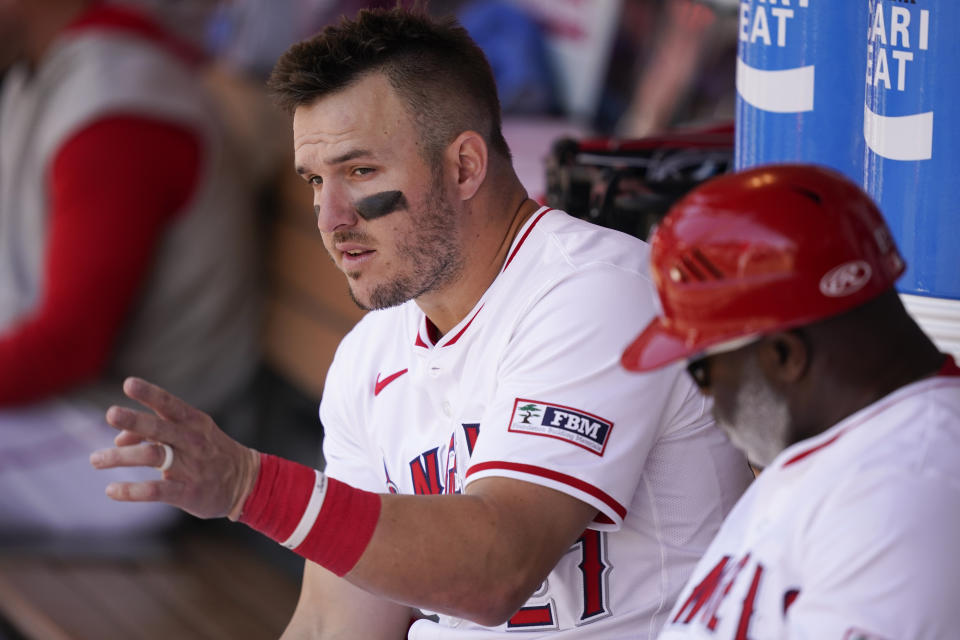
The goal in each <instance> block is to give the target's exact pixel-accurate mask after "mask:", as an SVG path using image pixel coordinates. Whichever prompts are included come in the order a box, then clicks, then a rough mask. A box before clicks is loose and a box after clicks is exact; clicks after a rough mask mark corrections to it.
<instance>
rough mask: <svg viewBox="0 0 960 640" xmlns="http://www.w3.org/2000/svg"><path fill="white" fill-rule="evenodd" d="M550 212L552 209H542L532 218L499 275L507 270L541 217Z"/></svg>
mask: <svg viewBox="0 0 960 640" xmlns="http://www.w3.org/2000/svg"><path fill="white" fill-rule="evenodd" d="M551 211H553V209H550V208H547V209H544V210H543V211H541V212H540V215H538V216H537V217H536V218H534V220H533V222H531V223H530V226H529V227H527V230H526V231H524V232H523V235H522V236H520V240H519V241H518V242H517V246H515V247H514V248H513V251H512V252H510V257H509V258H507V261H506V263H504V265H503V269H501V270H500V273H503V272H504V271H506V270H507V267H509V266H510V263H511V262H512V261H513V259H514V258H515V257H516V256H517V252H518V251H520V247H522V246H523V243H524V242H525V241H526V239H527V236H529V235H530V232H531V231H533V228H534V227H535V226H537V223H538V222H540V219H541V218H543V216H545V215H547V214H548V213H550V212H551Z"/></svg>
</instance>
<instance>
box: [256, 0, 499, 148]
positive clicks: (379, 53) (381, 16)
mask: <svg viewBox="0 0 960 640" xmlns="http://www.w3.org/2000/svg"><path fill="white" fill-rule="evenodd" d="M377 72H378V73H383V74H384V76H385V77H386V78H387V81H388V82H389V83H390V85H391V86H392V87H393V89H394V90H395V91H396V92H397V94H398V95H399V96H400V98H401V100H403V101H404V102H405V103H406V105H407V108H408V110H409V112H410V115H411V116H412V117H413V119H414V122H415V123H416V126H417V129H418V131H419V133H420V135H421V137H422V138H423V140H424V143H425V152H426V154H432V157H436V155H438V154H439V153H440V152H441V151H442V150H443V149H444V148H446V146H447V145H448V144H450V143H451V142H452V141H453V140H454V139H455V138H456V137H457V136H458V135H460V134H461V133H462V132H464V131H467V130H473V131H477V132H478V133H479V134H480V135H482V136H483V137H484V140H485V141H486V143H487V146H488V147H490V148H491V149H492V150H493V151H496V152H498V153H499V154H500V155H502V156H504V157H505V158H507V159H509V158H510V149H509V147H508V146H507V142H506V140H504V138H503V132H502V131H501V121H500V101H499V99H498V98H497V86H496V83H495V81H494V79H493V71H492V70H491V69H490V63H489V62H487V58H486V56H484V54H483V51H482V50H481V49H480V47H478V46H477V44H476V43H475V42H474V41H473V39H471V38H470V35H469V34H468V33H467V31H466V29H464V28H463V27H462V26H460V24H459V23H457V21H456V20H455V19H454V18H452V17H447V18H442V19H438V20H434V19H432V18H430V17H429V16H428V15H427V14H426V12H424V11H413V10H409V9H402V8H395V9H370V10H363V11H360V12H359V13H358V14H357V17H356V18H355V19H353V20H351V19H348V18H346V17H344V18H342V19H341V21H340V23H339V24H332V25H330V26H328V27H326V28H325V29H324V30H323V31H321V32H320V33H319V34H317V35H316V36H313V37H312V38H309V39H307V40H304V41H303V42H299V43H297V44H295V45H293V46H292V47H290V49H288V50H287V52H286V53H284V54H283V56H281V57H280V59H279V61H277V64H276V66H275V67H274V69H273V73H271V75H270V79H269V81H268V87H269V89H270V91H271V93H272V94H273V96H274V98H275V100H276V101H277V103H278V104H279V105H280V106H281V107H282V108H283V109H284V110H286V111H287V112H288V113H292V112H293V111H294V110H295V109H296V108H297V107H300V106H305V105H309V104H311V103H313V102H314V101H316V100H318V99H319V98H321V97H323V96H325V95H329V94H332V93H335V92H337V91H340V90H342V89H345V88H346V87H347V86H348V85H350V84H351V83H353V82H355V81H357V80H359V79H360V78H361V77H363V76H365V75H367V74H369V73H377Z"/></svg>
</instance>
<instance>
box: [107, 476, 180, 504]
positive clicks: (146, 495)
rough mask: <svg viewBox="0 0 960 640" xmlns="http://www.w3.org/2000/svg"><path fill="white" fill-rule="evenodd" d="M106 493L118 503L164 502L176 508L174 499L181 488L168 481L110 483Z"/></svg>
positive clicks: (177, 484) (175, 483)
mask: <svg viewBox="0 0 960 640" xmlns="http://www.w3.org/2000/svg"><path fill="white" fill-rule="evenodd" d="M106 493H107V497H109V498H113V499H114V500H117V501H118V502H166V503H167V504H172V505H174V506H177V504H176V502H175V499H176V497H177V496H179V495H180V493H181V486H180V484H179V483H177V482H170V481H169V480H153V481H150V482H111V483H110V484H108V485H107V491H106Z"/></svg>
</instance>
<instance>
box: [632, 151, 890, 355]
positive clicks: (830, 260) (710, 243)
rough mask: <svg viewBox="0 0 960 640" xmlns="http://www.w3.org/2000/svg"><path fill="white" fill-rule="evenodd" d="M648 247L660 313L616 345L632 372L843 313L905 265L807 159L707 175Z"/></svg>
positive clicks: (867, 208) (842, 182)
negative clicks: (623, 345)
mask: <svg viewBox="0 0 960 640" xmlns="http://www.w3.org/2000/svg"><path fill="white" fill-rule="evenodd" d="M652 244H653V247H652V252H651V263H652V271H653V279H654V282H655V283H656V285H657V292H658V293H659V295H660V302H661V305H662V307H663V315H662V316H660V317H658V318H655V319H654V320H653V321H652V322H651V323H650V324H649V325H648V326H647V328H646V329H644V331H643V332H642V333H641V334H640V336H639V337H637V339H636V340H634V342H633V343H632V344H631V345H630V346H629V347H628V348H627V350H626V351H625V352H624V354H623V358H622V362H623V366H624V367H626V368H627V369H631V370H634V371H646V370H649V369H653V368H656V367H659V366H661V365H664V364H667V363H668V362H672V361H674V360H679V359H681V358H690V357H691V356H696V355H698V354H700V353H703V352H705V351H708V350H709V349H710V348H711V347H714V348H717V347H720V346H721V345H722V344H723V343H727V342H730V341H734V340H738V339H742V338H744V337H748V336H755V335H762V334H766V333H771V332H774V331H779V330H782V329H787V328H790V327H796V326H800V325H804V324H808V323H810V322H813V321H816V320H819V319H822V318H826V317H829V316H832V315H836V314H838V313H841V312H843V311H846V310H848V309H852V308H853V307H856V306H858V305H860V304H863V303H864V302H866V301H867V300H870V299H872V298H875V297H876V296H878V295H879V294H881V293H882V292H884V291H886V290H888V289H889V288H890V287H891V286H892V285H893V283H894V281H895V280H896V279H897V278H898V277H899V276H900V274H902V273H903V270H904V268H905V264H904V262H903V258H901V257H900V254H899V253H898V252H897V248H896V245H895V244H894V242H893V238H892V237H891V235H890V230H889V229H888V228H887V225H886V223H885V222H884V221H883V217H882V216H881V215H880V212H879V211H878V210H877V207H876V205H874V203H873V201H872V200H871V199H870V197H869V196H868V195H867V194H866V193H864V192H863V191H862V190H861V189H860V188H859V187H857V186H856V185H855V184H854V183H852V182H851V181H849V180H848V179H847V178H845V177H844V176H842V175H841V174H839V173H836V172H835V171H832V170H830V169H825V168H822V167H814V166H810V165H771V166H765V167H756V168H753V169H750V170H747V171H743V172H740V173H734V174H729V175H725V176H721V177H718V178H714V179H713V180H709V181H708V182H705V183H704V184H702V185H700V186H699V187H697V188H696V189H694V190H693V191H691V192H690V193H689V194H688V195H687V196H686V197H684V198H683V199H682V200H680V201H679V202H677V204H675V205H674V206H673V208H672V209H671V210H670V212H669V214H668V215H667V217H666V218H665V219H664V220H663V222H662V224H661V225H660V227H659V228H658V229H657V230H656V232H655V234H654V236H653V240H652Z"/></svg>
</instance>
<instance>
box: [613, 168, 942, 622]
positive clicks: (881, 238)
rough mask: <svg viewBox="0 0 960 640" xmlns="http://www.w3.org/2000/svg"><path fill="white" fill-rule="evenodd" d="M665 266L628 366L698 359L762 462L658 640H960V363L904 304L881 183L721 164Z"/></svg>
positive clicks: (672, 220) (663, 244) (661, 243)
mask: <svg viewBox="0 0 960 640" xmlns="http://www.w3.org/2000/svg"><path fill="white" fill-rule="evenodd" d="M651 261H652V265H653V269H652V271H653V275H654V279H655V281H656V284H657V290H658V293H659V296H660V299H661V303H662V307H663V313H662V315H661V317H659V318H656V319H654V320H653V321H652V322H651V323H650V324H649V325H648V326H647V327H646V329H645V330H644V331H643V332H642V333H641V334H640V336H639V337H638V338H637V339H636V341H634V342H633V344H631V345H630V347H629V348H628V349H627V350H626V352H625V353H624V355H623V364H624V366H625V367H627V368H628V369H632V370H636V371H649V370H652V369H656V368H658V367H660V366H663V365H665V364H667V363H669V362H674V361H676V360H681V359H686V360H687V362H688V371H689V372H690V374H691V376H692V377H693V378H694V380H696V382H697V384H698V385H699V386H700V388H701V390H702V391H703V392H704V393H705V394H707V395H709V396H711V397H712V398H713V400H714V409H713V411H714V414H715V416H716V417H717V419H718V420H719V421H720V422H721V424H723V425H724V427H725V429H726V430H727V432H728V433H729V435H730V436H731V438H732V440H733V442H734V443H735V444H737V445H738V446H739V447H741V448H742V449H743V450H744V451H745V452H746V453H747V455H748V457H749V458H750V459H751V461H752V462H753V463H754V464H755V465H757V466H760V467H764V470H763V472H762V473H761V474H760V476H759V478H758V479H757V481H755V482H754V483H753V485H752V486H751V487H750V488H749V489H748V490H747V492H746V493H745V494H744V495H743V497H742V498H741V499H740V501H739V502H738V503H737V505H736V506H735V507H734V509H733V511H731V512H730V514H729V515H728V516H727V518H726V520H725V521H724V524H723V526H722V527H721V529H720V531H719V532H718V534H717V536H716V537H715V539H714V541H713V543H712V544H711V546H710V548H709V549H708V550H707V553H706V554H705V556H704V557H703V558H702V560H701V561H700V563H699V564H698V565H697V567H696V569H695V570H694V572H693V575H692V576H691V578H690V580H689V581H688V583H687V585H686V586H685V587H684V589H683V591H682V592H681V595H680V598H679V600H678V601H677V603H676V605H675V606H674V608H673V611H672V612H671V614H670V617H669V620H668V623H667V625H666V627H664V629H663V632H662V633H661V635H660V638H661V639H670V640H673V639H679V638H710V639H711V640H726V639H734V638H736V639H737V640H740V639H744V640H745V639H747V638H755V639H760V638H764V639H766V638H836V639H838V640H840V639H844V640H885V639H890V640H892V639H893V638H911V639H923V638H956V637H957V636H956V634H957V629H958V628H960V607H957V606H956V603H955V595H956V594H957V593H960V554H957V553H956V551H955V549H956V541H957V540H958V539H960V471H958V465H957V464H956V463H957V460H960V368H958V367H957V365H956V363H955V362H954V360H953V358H952V357H951V356H949V355H945V354H943V353H941V352H940V351H939V350H938V349H937V348H936V347H935V346H934V345H933V343H932V342H931V341H930V339H929V338H928V337H927V336H926V335H925V334H924V333H923V332H922V331H921V330H920V328H919V327H918V326H917V325H916V323H915V322H914V321H913V320H912V318H911V317H910V316H909V315H908V314H907V312H906V311H905V310H904V308H903V306H902V305H901V303H900V299H899V297H898V295H897V293H896V291H895V290H894V288H893V284H894V282H895V280H896V279H897V278H898V277H899V276H900V275H901V274H902V273H903V271H904V269H905V264H904V262H903V259H902V258H901V257H900V254H899V253H898V251H897V248H896V246H895V245H894V242H893V239H892V237H891V235H890V231H889V229H888V228H887V226H886V224H885V223H884V221H883V218H882V216H881V215H880V212H879V211H878V210H877V208H876V206H875V205H874V204H873V202H872V201H871V200H870V198H869V197H868V196H867V195H866V194H865V193H864V192H863V191H861V190H860V189H859V188H858V187H857V186H856V185H854V184H853V183H851V182H849V181H848V180H847V179H846V178H844V177H843V176H841V175H840V174H838V173H835V172H833V171H830V170H827V169H823V168H818V167H813V166H803V165H775V166H768V167H758V168H755V169H752V170H749V171H744V172H742V173H738V174H733V175H729V176H724V177H721V178H717V179H715V180H712V181H710V182H708V183H706V184H704V185H702V186H701V187H699V188H698V189H696V190H694V191H693V192H691V193H690V194H689V195H688V196H687V197H686V198H684V199H683V200H682V201H680V202H679V203H678V204H677V205H676V206H675V207H674V208H673V210H671V212H670V214H669V215H668V216H667V217H666V219H665V220H664V222H663V224H662V225H661V226H660V228H659V229H658V230H657V231H656V234H655V236H654V238H653V248H652V254H651Z"/></svg>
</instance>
